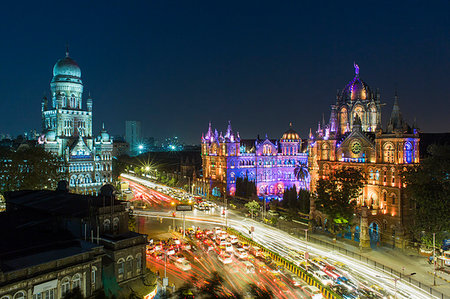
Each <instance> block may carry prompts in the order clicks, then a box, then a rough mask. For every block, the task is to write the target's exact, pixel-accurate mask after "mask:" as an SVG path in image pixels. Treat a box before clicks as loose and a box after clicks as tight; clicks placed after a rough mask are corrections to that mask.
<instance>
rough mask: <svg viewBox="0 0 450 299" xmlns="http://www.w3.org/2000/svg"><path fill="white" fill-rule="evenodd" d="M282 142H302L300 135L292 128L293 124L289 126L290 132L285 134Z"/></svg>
mask: <svg viewBox="0 0 450 299" xmlns="http://www.w3.org/2000/svg"><path fill="white" fill-rule="evenodd" d="M281 140H283V141H284V140H300V135H298V134H297V132H295V130H294V129H293V128H292V123H290V124H289V130H287V131H286V132H284V134H283V136H282V137H281Z"/></svg>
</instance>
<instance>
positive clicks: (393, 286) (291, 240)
mask: <svg viewBox="0 0 450 299" xmlns="http://www.w3.org/2000/svg"><path fill="white" fill-rule="evenodd" d="M137 213H138V214H139V215H142V216H145V217H153V218H154V217H162V218H171V217H172V215H171V212H168V211H142V212H141V211H139V212H137ZM169 213H170V214H169ZM177 216H179V215H177ZM227 218H228V219H227V220H228V221H227V222H228V225H229V226H230V227H232V228H234V229H236V230H237V231H239V232H241V233H242V234H243V235H245V236H249V237H252V238H253V239H254V240H255V241H256V242H258V243H260V244H262V245H263V246H265V247H267V248H269V249H271V250H273V251H274V252H276V253H278V254H280V255H282V256H284V257H285V258H286V259H288V260H291V261H293V262H298V260H295V259H294V258H292V257H291V256H290V255H289V253H290V252H291V251H292V250H293V249H295V250H300V251H303V252H308V253H309V255H310V258H313V257H316V258H320V259H323V260H325V261H326V262H327V263H329V264H333V265H334V267H336V268H337V270H338V271H339V272H341V273H345V275H346V276H347V277H348V278H349V279H350V280H351V281H352V282H354V284H356V286H357V287H358V288H359V289H360V288H369V287H371V288H373V289H376V290H380V291H382V292H385V293H386V294H387V295H390V296H392V297H394V296H395V295H396V296H397V298H433V297H432V296H430V294H429V293H427V292H425V291H423V290H422V289H420V288H417V287H416V286H414V285H411V284H409V283H407V282H406V281H403V280H395V279H394V278H395V277H392V276H391V275H390V273H386V272H384V271H382V270H380V269H376V268H373V267H371V266H369V265H366V264H364V263H361V262H360V261H358V260H356V259H353V258H351V257H348V256H345V255H343V254H341V253H339V252H334V251H330V250H329V249H327V248H324V247H322V246H319V245H317V244H308V242H306V241H305V240H301V239H298V238H295V237H292V236H290V235H289V234H287V233H285V232H283V231H281V230H278V229H275V228H273V227H270V226H267V225H264V224H262V223H259V222H256V221H253V220H251V219H249V218H245V217H241V216H239V215H236V214H234V213H232V212H231V211H229V212H228V217H227ZM186 221H189V222H191V223H193V224H194V225H195V226H201V225H202V224H205V223H207V224H219V225H225V219H224V216H223V215H222V213H221V211H220V210H216V211H208V213H205V212H202V211H197V210H194V211H193V212H188V213H186ZM251 227H254V233H253V234H252V235H253V236H250V235H249V230H250V228H251Z"/></svg>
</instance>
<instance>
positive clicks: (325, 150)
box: [322, 143, 330, 160]
mask: <svg viewBox="0 0 450 299" xmlns="http://www.w3.org/2000/svg"><path fill="white" fill-rule="evenodd" d="M329 159H330V146H329V145H328V143H324V144H323V145H322V160H329Z"/></svg>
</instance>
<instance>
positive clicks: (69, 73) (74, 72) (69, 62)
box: [53, 53, 81, 78]
mask: <svg viewBox="0 0 450 299" xmlns="http://www.w3.org/2000/svg"><path fill="white" fill-rule="evenodd" d="M56 76H65V77H76V78H81V69H80V67H79V66H78V64H77V63H76V62H75V60H73V59H72V58H70V57H69V55H68V53H67V54H66V57H64V58H62V59H60V60H58V61H57V62H56V64H55V66H54V67H53V77H56Z"/></svg>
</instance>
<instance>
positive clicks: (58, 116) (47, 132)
mask: <svg viewBox="0 0 450 299" xmlns="http://www.w3.org/2000/svg"><path fill="white" fill-rule="evenodd" d="M50 89H51V99H50V101H48V99H47V98H46V97H44V98H43V99H42V105H41V110H42V132H43V135H42V136H41V137H40V138H39V140H38V142H39V144H41V145H42V146H44V148H45V149H46V150H47V151H49V152H52V153H54V154H56V155H58V156H59V157H62V158H63V159H64V160H65V161H66V162H67V167H68V178H67V179H68V181H69V183H70V187H71V188H73V189H76V190H78V191H79V192H83V193H94V192H97V191H98V189H99V188H100V187H101V186H102V185H103V184H105V183H109V182H112V160H111V159H112V150H113V144H112V138H110V136H109V134H108V133H107V132H106V130H105V128H104V126H103V128H102V130H101V132H100V134H99V135H98V136H97V137H95V136H94V135H93V134H92V109H93V100H92V98H91V97H90V96H89V97H88V99H87V101H86V106H84V105H83V98H82V97H83V82H82V81H81V70H80V67H79V66H78V64H77V63H76V62H75V60H73V59H72V58H71V57H69V52H68V51H67V52H66V57H64V58H62V59H60V60H58V61H57V62H56V64H55V66H54V67H53V78H52V81H51V83H50Z"/></svg>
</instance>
